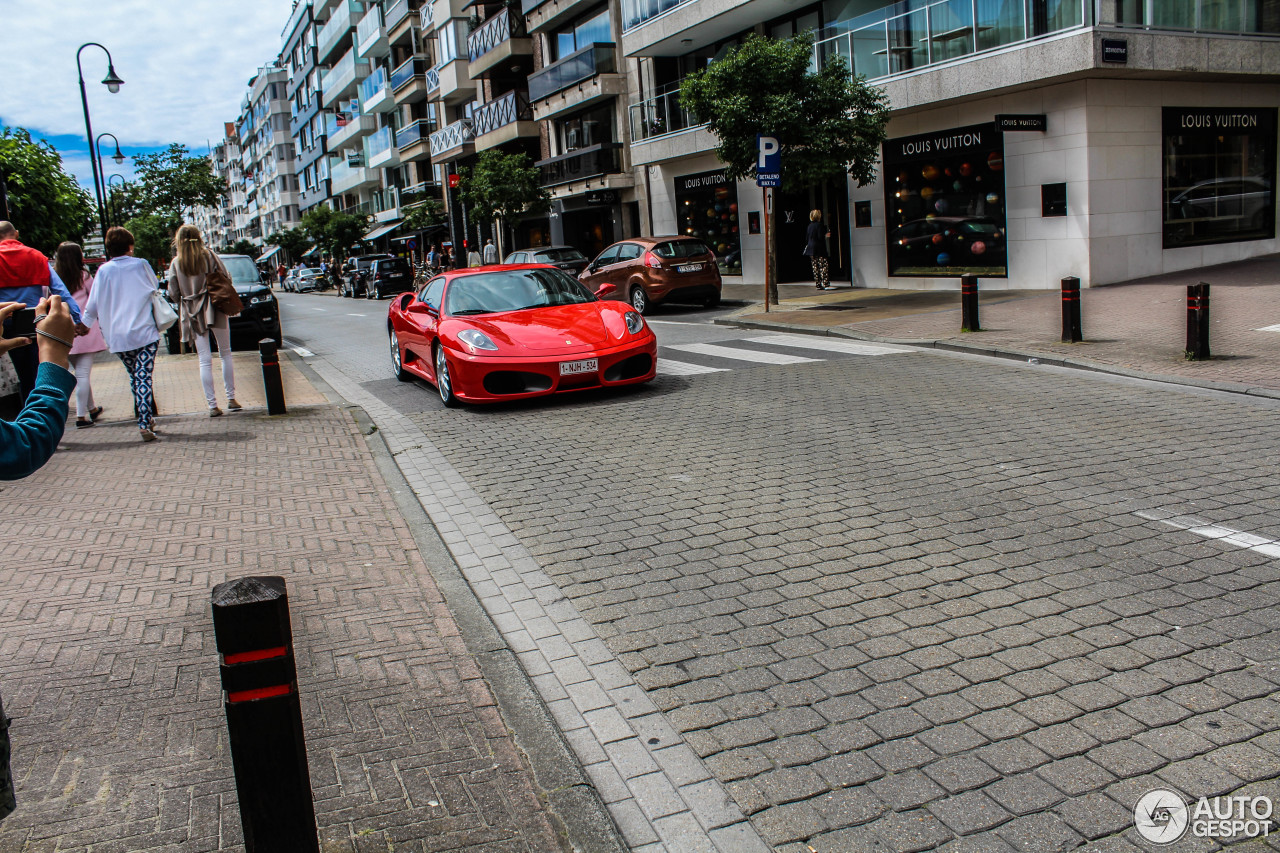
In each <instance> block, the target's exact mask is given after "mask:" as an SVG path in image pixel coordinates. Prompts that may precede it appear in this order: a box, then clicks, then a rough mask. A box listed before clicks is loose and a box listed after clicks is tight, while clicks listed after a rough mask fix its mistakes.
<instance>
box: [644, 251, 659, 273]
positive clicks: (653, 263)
mask: <svg viewBox="0 0 1280 853" xmlns="http://www.w3.org/2000/svg"><path fill="white" fill-rule="evenodd" d="M644 265H645V266H646V267H648V268H649V269H654V270H660V269H662V261H660V260H658V256H657V255H655V254H654V253H653V252H648V251H646V252H645V253H644Z"/></svg>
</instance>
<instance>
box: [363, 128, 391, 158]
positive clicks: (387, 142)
mask: <svg viewBox="0 0 1280 853" xmlns="http://www.w3.org/2000/svg"><path fill="white" fill-rule="evenodd" d="M394 141H395V137H394V136H393V135H392V133H391V127H390V126H387V127H383V128H380V129H379V130H377V131H375V132H374V133H373V134H372V135H371V136H370V137H369V139H368V141H367V142H366V143H365V145H366V146H367V148H368V152H367V153H368V156H369V157H370V159H372V158H373V157H375V156H376V155H378V154H381V153H383V152H384V151H390V150H391V145H392V143H393V142H394Z"/></svg>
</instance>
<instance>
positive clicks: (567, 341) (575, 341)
mask: <svg viewBox="0 0 1280 853" xmlns="http://www.w3.org/2000/svg"><path fill="white" fill-rule="evenodd" d="M599 305H600V303H598V302H587V303H583V304H580V305H557V306H553V307H549V308H530V309H528V310H526V311H511V312H508V313H505V314H479V315H476V316H474V317H457V318H454V320H455V322H458V323H460V324H461V323H463V322H464V321H465V324H466V325H468V326H472V327H474V328H476V329H479V330H480V331H482V332H484V333H485V334H486V335H488V336H489V337H490V338H492V339H493V341H494V343H496V344H498V346H499V347H502V348H503V349H506V347H513V348H517V349H519V348H523V349H526V350H529V351H531V352H554V351H556V350H563V351H565V352H576V351H578V350H581V349H583V348H584V347H593V346H602V345H605V344H607V343H609V335H608V332H607V331H606V329H605V325H604V321H603V320H601V318H600V308H599Z"/></svg>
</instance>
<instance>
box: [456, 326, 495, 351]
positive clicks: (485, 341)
mask: <svg viewBox="0 0 1280 853" xmlns="http://www.w3.org/2000/svg"><path fill="white" fill-rule="evenodd" d="M458 340H460V341H462V342H463V343H464V344H466V345H467V346H468V347H470V348H471V351H472V352H475V351H476V350H478V349H487V350H495V351H496V350H497V349H498V345H497V344H495V343H494V342H493V341H491V340H489V336H488V335H486V334H485V333H484V332H482V331H480V330H479V329H463V330H462V331H461V332H458Z"/></svg>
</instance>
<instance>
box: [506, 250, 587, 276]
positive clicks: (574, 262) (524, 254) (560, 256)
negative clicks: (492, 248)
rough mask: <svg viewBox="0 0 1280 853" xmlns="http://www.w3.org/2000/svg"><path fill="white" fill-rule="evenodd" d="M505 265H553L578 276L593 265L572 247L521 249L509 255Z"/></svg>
mask: <svg viewBox="0 0 1280 853" xmlns="http://www.w3.org/2000/svg"><path fill="white" fill-rule="evenodd" d="M503 263H504V264H551V265H552V266H553V267H559V268H560V269H562V270H564V271H565V272H567V273H568V274H569V275H573V276H576V275H578V274H579V273H581V272H582V271H583V270H585V269H586V268H587V265H588V264H590V263H591V261H590V260H588V259H587V256H586V255H584V254H582V253H581V252H579V251H578V250H577V249H575V248H573V247H572V246H540V247H538V248H536V249H520V250H518V251H515V252H512V253H511V254H509V255H507V257H506V259H505V260H504V261H503Z"/></svg>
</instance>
